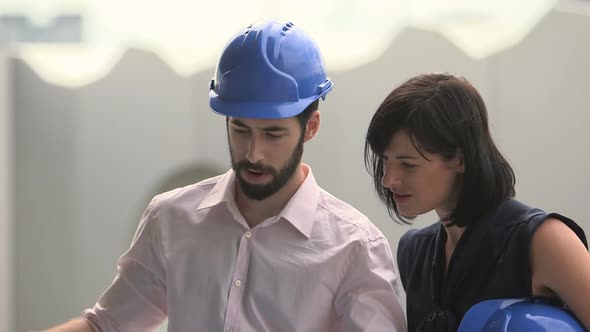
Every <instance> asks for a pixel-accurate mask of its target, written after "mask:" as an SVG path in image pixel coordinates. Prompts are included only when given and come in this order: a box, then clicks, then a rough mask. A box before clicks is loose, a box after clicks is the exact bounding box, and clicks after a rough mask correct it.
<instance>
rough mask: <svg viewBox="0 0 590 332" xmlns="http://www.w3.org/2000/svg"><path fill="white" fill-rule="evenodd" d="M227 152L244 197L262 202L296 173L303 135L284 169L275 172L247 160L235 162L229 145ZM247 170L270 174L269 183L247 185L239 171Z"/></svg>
mask: <svg viewBox="0 0 590 332" xmlns="http://www.w3.org/2000/svg"><path fill="white" fill-rule="evenodd" d="M229 151H230V157H231V165H232V168H233V170H234V171H235V173H236V179H237V180H238V183H239V185H240V189H241V190H242V192H243V193H244V194H245V195H246V197H248V198H250V199H255V200H258V201H262V200H264V199H266V198H268V197H269V196H271V195H273V194H274V193H276V192H277V191H279V190H280V189H281V188H283V186H285V184H286V183H287V182H288V181H289V180H290V179H291V177H292V176H293V174H294V173H295V171H297V167H298V166H299V163H300V162H301V157H302V156H303V135H301V138H300V139H299V142H297V146H295V149H294V150H293V153H292V154H291V158H290V159H289V162H288V163H287V165H286V166H285V167H283V168H281V169H280V170H279V171H277V170H275V169H274V168H273V167H272V166H266V165H263V164H259V163H257V164H252V163H251V162H249V161H248V160H242V161H239V162H236V161H235V160H234V157H233V153H232V149H231V144H230V147H229ZM248 169H251V170H255V171H261V172H265V173H267V174H270V175H271V177H272V179H271V181H270V182H269V183H266V184H252V183H249V182H248V181H246V179H244V178H243V177H242V174H241V171H243V170H246V171H247V170H248Z"/></svg>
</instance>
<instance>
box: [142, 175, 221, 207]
mask: <svg viewBox="0 0 590 332" xmlns="http://www.w3.org/2000/svg"><path fill="white" fill-rule="evenodd" d="M222 177H223V175H218V176H215V177H211V178H208V179H205V180H202V181H199V182H197V183H193V184H189V185H187V186H184V187H179V188H175V189H172V190H169V191H166V192H163V193H160V194H158V195H156V196H154V198H153V199H152V201H151V203H150V205H152V206H153V208H167V207H168V208H169V207H177V206H185V205H190V206H193V207H196V206H198V204H199V203H200V202H201V201H202V200H203V199H204V198H205V197H207V195H208V194H209V193H210V192H211V190H212V189H213V187H215V185H216V184H217V183H218V182H219V180H220V179H221V178H222Z"/></svg>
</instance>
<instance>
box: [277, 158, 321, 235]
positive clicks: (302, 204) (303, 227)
mask: <svg viewBox="0 0 590 332" xmlns="http://www.w3.org/2000/svg"><path fill="white" fill-rule="evenodd" d="M302 165H303V167H304V168H305V170H306V172H307V176H306V177H305V180H304V181H303V183H302V184H301V186H300V187H299V189H297V192H295V194H294V195H293V197H291V199H290V200H289V201H288V202H287V205H286V206H285V208H284V209H283V211H281V213H280V214H279V217H282V218H285V219H286V220H287V221H289V222H290V223H291V224H292V225H293V226H294V227H295V228H296V229H297V230H298V231H299V232H300V233H301V234H303V235H304V236H305V237H307V238H308V239H309V236H310V234H311V230H312V228H313V223H314V222H315V216H316V211H317V205H318V200H319V197H320V187H319V186H318V184H317V182H316V181H315V177H314V176H313V172H312V171H311V167H309V166H307V165H306V164H302Z"/></svg>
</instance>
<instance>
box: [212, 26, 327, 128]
mask: <svg viewBox="0 0 590 332" xmlns="http://www.w3.org/2000/svg"><path fill="white" fill-rule="evenodd" d="M332 87H333V83H332V81H331V80H330V78H328V77H327V75H326V69H325V66H324V62H323V60H322V57H321V55H320V51H319V48H318V46H317V45H316V43H315V42H314V41H313V40H312V39H311V37H309V35H307V34H306V33H305V32H304V31H303V30H301V29H300V28H298V27H297V26H295V25H294V24H293V23H289V22H281V21H277V20H272V21H268V22H264V23H261V24H256V25H251V26H250V27H248V28H246V29H245V30H243V31H241V32H239V33H238V34H237V35H235V36H234V37H233V38H232V39H231V40H230V42H229V43H228V44H227V45H226V46H225V48H224V49H223V52H222V54H221V56H220V58H219V62H218V63H217V68H216V69H215V77H214V78H213V80H212V81H211V84H210V91H209V106H210V107H211V109H212V110H213V111H214V112H216V113H219V114H222V115H226V116H233V117H241V118H266V119H268V118H288V117H291V116H295V115H297V114H299V113H301V112H303V110H305V108H306V107H307V106H309V105H310V104H311V103H313V102H314V101H316V100H317V99H319V98H325V96H326V95H327V94H328V92H330V91H331V90H332Z"/></svg>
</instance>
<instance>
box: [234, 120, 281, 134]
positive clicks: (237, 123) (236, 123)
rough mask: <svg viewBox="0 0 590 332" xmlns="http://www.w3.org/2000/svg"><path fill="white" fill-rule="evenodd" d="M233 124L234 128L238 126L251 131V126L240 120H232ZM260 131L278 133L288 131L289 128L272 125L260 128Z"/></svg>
mask: <svg viewBox="0 0 590 332" xmlns="http://www.w3.org/2000/svg"><path fill="white" fill-rule="evenodd" d="M231 123H232V124H233V125H234V126H237V127H241V128H247V129H250V126H248V125H246V124H245V123H243V122H242V121H240V120H238V119H232V120H231ZM260 130H262V131H271V132H277V131H285V130H287V128H286V127H281V126H277V125H272V126H268V127H263V128H260Z"/></svg>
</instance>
